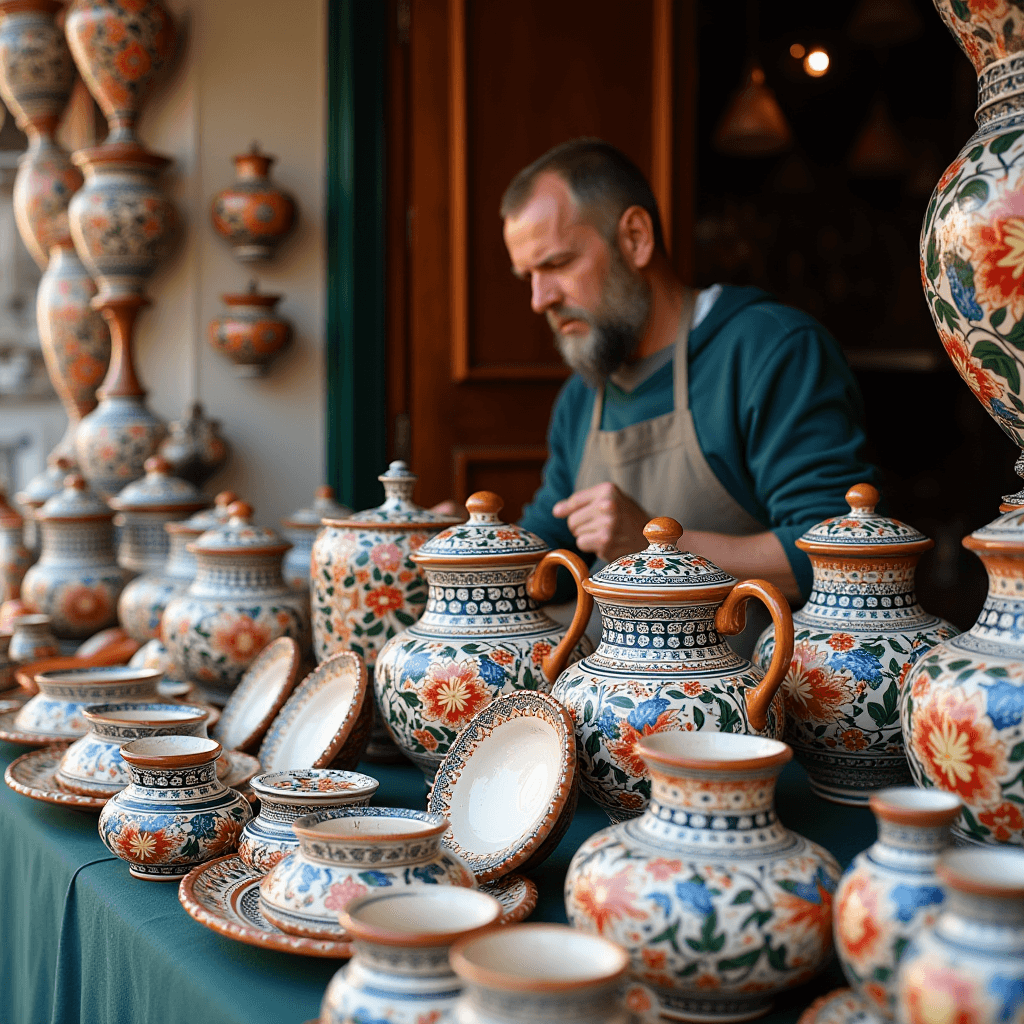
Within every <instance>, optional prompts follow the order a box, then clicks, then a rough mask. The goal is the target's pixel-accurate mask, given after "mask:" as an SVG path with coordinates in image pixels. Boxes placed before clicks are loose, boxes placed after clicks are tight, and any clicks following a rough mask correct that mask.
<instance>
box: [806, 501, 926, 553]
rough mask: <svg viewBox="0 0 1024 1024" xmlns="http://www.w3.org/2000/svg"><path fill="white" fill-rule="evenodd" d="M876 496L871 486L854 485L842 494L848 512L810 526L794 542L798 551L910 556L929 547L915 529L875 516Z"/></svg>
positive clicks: (897, 521)
mask: <svg viewBox="0 0 1024 1024" xmlns="http://www.w3.org/2000/svg"><path fill="white" fill-rule="evenodd" d="M879 498H880V495H879V493H878V489H877V488H875V487H872V486H871V484H854V485H853V487H851V488H850V489H849V490H848V491H847V492H846V500H847V502H848V503H849V505H850V511H849V513H847V514H846V515H842V516H833V517H832V518H831V519H826V520H825V521H824V522H823V523H818V525H817V526H812V527H811V528H810V529H809V530H808V531H807V532H806V533H805V534H804V535H803V536H802V537H800V538H799V539H798V540H797V541H796V546H797V547H798V548H800V550H801V551H808V552H811V553H812V554H823V555H877V556H879V557H881V556H886V555H911V554H916V553H918V552H921V551H927V550H928V549H929V548H930V547H932V546H933V542H932V541H931V540H929V539H928V538H927V537H926V536H925V535H924V534H923V533H921V532H920V531H919V530H915V529H914V527H913V526H908V525H907V524H906V523H901V522H900V521H899V520H898V519H890V518H888V516H882V515H878V514H877V513H876V512H875V506H876V505H877V504H878V501H879Z"/></svg>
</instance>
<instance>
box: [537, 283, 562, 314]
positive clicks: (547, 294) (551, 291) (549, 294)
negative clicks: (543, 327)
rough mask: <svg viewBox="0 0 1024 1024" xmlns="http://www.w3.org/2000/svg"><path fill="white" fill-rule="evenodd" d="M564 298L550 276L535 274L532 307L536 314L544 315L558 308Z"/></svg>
mask: <svg viewBox="0 0 1024 1024" xmlns="http://www.w3.org/2000/svg"><path fill="white" fill-rule="evenodd" d="M563 298H564V296H563V295H562V292H561V289H559V287H558V284H557V283H556V281H555V280H554V278H553V277H552V275H550V274H534V275H533V280H532V282H531V288H530V306H531V308H532V309H533V311H534V313H544V312H545V311H547V310H549V309H550V308H551V307H552V306H557V305H558V304H559V303H560V302H561V301H562V299H563Z"/></svg>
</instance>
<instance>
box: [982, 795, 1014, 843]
mask: <svg viewBox="0 0 1024 1024" xmlns="http://www.w3.org/2000/svg"><path fill="white" fill-rule="evenodd" d="M978 821H980V822H981V823H982V825H985V826H987V827H988V828H989V829H990V830H991V832H992V838H993V839H995V840H996V842H998V843H1008V842H1009V841H1010V840H1011V839H1012V838H1013V837H1014V835H1015V834H1016V833H1018V832H1020V831H1021V830H1022V829H1024V814H1021V810H1020V808H1019V807H1018V806H1017V805H1016V804H1014V803H1011V802H1010V801H1009V800H1004V801H1003V802H1002V803H1001V804H999V806H998V807H993V808H991V809H990V810H987V811H982V812H981V813H980V814H979V815H978Z"/></svg>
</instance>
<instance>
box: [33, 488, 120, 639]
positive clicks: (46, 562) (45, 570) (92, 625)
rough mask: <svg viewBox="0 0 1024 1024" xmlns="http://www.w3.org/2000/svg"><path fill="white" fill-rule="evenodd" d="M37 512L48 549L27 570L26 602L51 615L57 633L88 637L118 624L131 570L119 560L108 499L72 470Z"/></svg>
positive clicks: (67, 637) (59, 635)
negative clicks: (100, 495)
mask: <svg viewBox="0 0 1024 1024" xmlns="http://www.w3.org/2000/svg"><path fill="white" fill-rule="evenodd" d="M36 517H37V519H38V521H39V523H40V526H41V528H42V532H43V549H42V552H41V554H40V555H39V561H38V562H36V564H35V565H33V566H32V567H31V568H30V569H29V570H28V572H26V573H25V579H24V582H23V583H22V586H21V590H22V599H23V600H24V601H25V604H26V605H27V606H28V607H29V609H30V610H32V611H36V612H41V613H42V614H43V615H49V616H50V622H51V624H52V626H53V631H54V633H56V634H57V636H58V637H63V638H65V639H70V640H84V639H85V638H86V637H89V636H92V634H93V633H96V632H98V631H99V630H101V629H106V628H107V627H108V626H115V625H117V599H118V598H119V597H120V596H121V591H122V590H123V589H124V587H125V584H126V583H127V582H128V580H129V578H130V575H131V574H130V573H129V572H128V571H127V570H125V569H123V568H122V567H121V566H119V565H118V564H117V559H116V557H115V555H114V528H113V524H112V520H113V518H114V513H113V512H112V511H111V510H110V508H109V507H108V506H107V503H106V502H105V501H103V500H102V499H101V498H99V497H98V496H97V495H96V494H94V493H93V492H92V491H91V490H89V488H88V486H87V485H86V482H85V480H84V478H83V477H82V476H80V475H79V474H77V473H72V474H70V475H69V476H68V478H67V480H66V481H65V485H64V490H63V491H61V493H60V494H56V495H54V496H53V497H52V498H50V500H49V501H47V503H46V504H45V505H44V506H43V507H42V508H41V509H40V510H39V511H38V512H37V513H36Z"/></svg>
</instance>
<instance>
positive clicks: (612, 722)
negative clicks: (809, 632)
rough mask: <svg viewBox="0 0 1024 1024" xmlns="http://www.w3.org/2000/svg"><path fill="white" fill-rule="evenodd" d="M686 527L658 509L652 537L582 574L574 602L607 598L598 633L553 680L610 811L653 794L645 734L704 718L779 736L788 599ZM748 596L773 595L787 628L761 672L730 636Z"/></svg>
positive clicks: (587, 770)
mask: <svg viewBox="0 0 1024 1024" xmlns="http://www.w3.org/2000/svg"><path fill="white" fill-rule="evenodd" d="M682 535H683V528H682V527H681V526H680V525H679V523H677V522H676V521H675V520H674V519H667V518H660V519H652V520H651V521H650V522H649V523H648V524H647V526H646V527H645V528H644V536H645V537H646V538H647V540H648V541H649V544H650V546H649V547H647V548H646V549H645V550H644V551H640V552H638V553H637V554H634V555H626V556H624V557H622V558H619V559H616V561H614V562H612V563H611V564H610V565H608V566H605V568H603V569H601V571H600V572H598V573H595V574H594V576H592V577H590V578H589V579H583V580H582V582H581V583H578V586H579V587H580V593H581V598H580V601H579V603H578V606H577V611H578V610H579V607H580V606H582V604H583V597H584V596H588V595H593V596H594V598H595V599H596V600H597V605H598V608H599V609H600V610H601V642H600V644H599V645H598V648H597V650H596V651H595V652H594V653H593V654H589V655H587V657H586V658H584V659H583V660H582V661H578V662H576V664H575V665H570V666H569V667H568V668H567V669H566V670H565V671H564V672H563V673H562V674H561V676H559V678H558V680H557V682H556V683H555V686H554V688H553V690H552V691H551V692H552V695H553V696H554V697H556V698H557V699H558V700H560V701H561V702H562V704H564V705H565V707H566V708H567V709H568V711H569V713H570V714H571V715H572V717H573V720H574V722H575V724H576V750H577V752H578V755H579V776H580V785H581V786H582V789H583V791H584V792H585V793H586V794H587V795H588V796H589V797H590V798H591V799H592V800H594V801H596V802H597V803H598V804H599V805H600V806H601V807H602V808H603V809H604V810H605V811H606V812H607V814H608V815H609V817H610V818H611V819H612V821H620V820H622V819H623V818H627V817H636V816H637V815H639V814H641V813H642V812H643V810H644V808H645V807H646V806H647V800H648V798H649V796H650V792H651V789H650V780H649V778H648V774H647V770H646V768H645V766H644V760H643V758H642V757H641V756H640V753H639V750H638V748H637V743H638V742H639V741H640V740H642V739H644V738H645V737H648V736H651V735H652V734H654V733H661V732H691V731H692V732H699V731H702V730H704V731H711V732H723V733H757V734H759V735H763V736H770V737H773V738H781V736H782V730H783V724H784V721H783V709H782V698H781V696H777V694H778V690H779V688H780V687H781V686H782V681H783V679H784V678H785V675H786V671H787V670H788V668H789V662H790V657H791V655H792V637H793V620H792V616H791V614H790V611H789V604H788V603H787V602H786V599H785V598H784V597H783V596H782V594H781V593H780V591H779V590H778V589H777V588H776V587H774V586H772V584H770V583H768V582H766V581H764V580H744V581H743V582H742V583H738V582H737V581H736V578H735V577H733V576H730V575H729V573H727V572H724V571H723V570H722V569H719V568H718V566H717V565H715V564H714V563H713V562H710V561H708V559H706V558H704V557H702V556H701V555H694V554H692V553H691V552H689V551H686V550H684V549H683V548H681V547H678V546H677V544H678V542H679V538H680V537H681V536H682ZM684 539H685V538H684ZM557 564H558V563H557V562H556V561H555V560H554V559H553V558H552V556H548V558H547V559H545V560H544V561H542V562H541V563H540V565H538V566H537V571H536V577H535V580H534V581H533V586H534V589H535V591H536V592H537V593H538V594H540V595H541V596H545V595H546V596H550V595H551V594H552V593H553V592H554V586H555V580H554V575H555V568H556V565H557ZM750 598H756V599H757V600H759V601H761V602H763V603H764V604H765V605H766V606H767V607H768V610H769V611H770V612H771V616H772V621H773V622H774V623H775V628H776V632H777V635H778V637H779V638H780V639H779V642H778V644H777V645H776V651H775V654H774V656H773V657H772V661H771V664H770V665H769V666H768V670H767V671H766V672H762V670H761V669H759V668H758V667H757V666H755V665H752V664H751V663H750V662H749V661H747V659H746V658H743V657H741V656H740V655H738V654H736V653H735V652H734V651H733V650H732V649H731V648H730V647H729V645H728V644H727V643H726V640H725V638H726V636H732V635H735V634H736V633H739V632H740V631H741V630H742V629H743V627H744V622H745V615H746V612H745V606H746V603H747V600H748V599H750ZM583 625H585V620H584V623H583ZM576 628H577V623H576V622H574V623H573V627H572V630H575V629H576ZM580 628H582V627H580Z"/></svg>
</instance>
